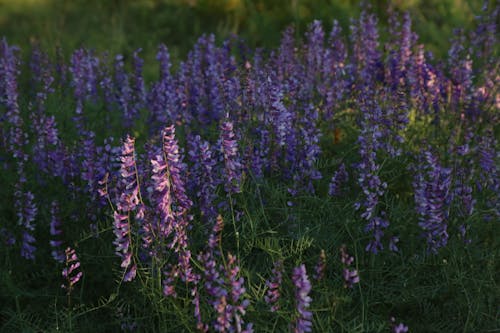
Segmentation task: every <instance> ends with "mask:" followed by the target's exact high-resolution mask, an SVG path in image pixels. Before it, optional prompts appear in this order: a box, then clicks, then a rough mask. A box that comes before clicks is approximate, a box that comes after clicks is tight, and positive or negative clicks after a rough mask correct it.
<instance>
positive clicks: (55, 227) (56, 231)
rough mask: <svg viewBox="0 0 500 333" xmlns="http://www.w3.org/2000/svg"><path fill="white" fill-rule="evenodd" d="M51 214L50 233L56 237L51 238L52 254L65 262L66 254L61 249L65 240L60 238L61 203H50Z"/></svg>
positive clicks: (61, 261)
mask: <svg viewBox="0 0 500 333" xmlns="http://www.w3.org/2000/svg"><path fill="white" fill-rule="evenodd" d="M50 215H51V219H50V234H51V236H53V237H54V239H51V240H50V246H51V247H52V252H51V255H52V258H54V260H55V261H58V262H60V263H63V262H64V259H65V255H64V253H63V251H62V249H61V245H62V243H63V241H62V240H61V239H60V237H61V234H62V230H61V229H60V228H61V220H60V218H59V204H58V203H57V201H52V204H51V205H50Z"/></svg>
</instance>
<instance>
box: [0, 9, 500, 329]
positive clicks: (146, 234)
mask: <svg viewBox="0 0 500 333" xmlns="http://www.w3.org/2000/svg"><path fill="white" fill-rule="evenodd" d="M155 3H156V2H155ZM158 3H160V2H158ZM235 3H239V2H235ZM245 3H247V2H245ZM339 3H342V2H339ZM346 6H347V5H346ZM403 9H408V8H399V7H397V6H396V7H395V8H394V10H391V11H390V12H389V13H387V12H384V13H381V12H380V10H379V8H378V7H375V8H371V7H369V6H362V7H360V8H359V12H355V13H354V14H353V16H352V17H351V18H350V19H349V20H347V19H346V17H342V18H339V21H337V20H335V19H334V20H333V21H331V19H330V21H329V22H324V23H323V22H322V21H320V20H311V21H309V22H308V23H307V24H303V23H301V21H297V22H296V23H298V24H296V25H295V26H293V25H291V26H288V27H286V28H284V30H282V33H281V37H280V39H279V41H274V40H273V39H272V37H269V38H270V39H269V41H267V42H266V41H259V40H255V39H253V40H252V39H251V38H250V40H249V41H248V40H246V39H245V38H242V37H241V36H240V35H236V34H232V33H228V34H227V36H226V35H224V34H222V33H219V34H218V35H217V37H216V35H214V34H210V33H209V32H206V33H205V34H201V33H200V35H198V36H197V39H195V40H193V41H189V43H190V44H189V46H183V45H180V44H176V45H174V47H173V49H174V51H173V54H174V55H172V52H171V49H170V46H169V45H168V44H163V43H158V45H154V52H153V51H152V48H153V47H152V45H151V43H152V41H151V40H149V41H147V40H146V38H145V45H144V47H145V49H144V50H143V49H140V48H137V49H133V50H123V49H122V46H123V45H118V44H115V45H109V49H106V48H105V46H104V44H100V45H99V47H92V46H91V44H92V42H91V41H90V42H88V41H87V43H85V44H87V45H86V46H85V47H82V46H77V45H67V44H66V45H62V47H58V46H57V45H47V41H44V40H39V39H38V38H34V39H32V40H31V42H30V43H25V41H21V42H20V43H19V44H20V46H18V45H17V44H16V42H17V41H16V40H15V39H14V40H12V39H10V37H9V38H7V37H4V38H3V39H2V40H1V41H0V167H1V170H2V172H0V244H1V246H0V332H311V331H312V332H392V333H404V332H429V333H430V332H498V331H499V322H500V308H499V304H500V286H499V281H498V274H499V272H500V261H499V255H500V241H499V239H500V238H499V236H500V232H499V230H500V229H499V222H500V177H499V171H500V170H499V169H500V163H499V162H500V146H499V144H498V138H499V136H500V112H499V109H500V91H499V89H498V87H499V77H500V76H499V65H500V62H499V61H498V50H499V43H498V33H497V31H498V26H497V22H498V17H499V15H498V14H499V10H500V7H499V6H498V5H497V6H494V5H492V4H490V5H489V6H488V5H486V4H485V5H484V7H483V8H479V9H477V12H476V13H475V15H474V17H473V19H472V20H471V21H470V22H469V23H467V24H466V25H465V27H462V28H459V27H457V28H458V29H456V30H454V31H453V33H452V34H450V36H449V38H450V39H449V42H447V44H446V45H448V46H449V47H448V46H447V48H446V49H445V50H443V49H440V47H442V46H440V44H435V43H433V42H432V38H425V39H426V40H429V41H430V44H431V45H432V46H431V47H430V48H429V47H428V46H427V45H426V44H425V43H424V42H422V40H421V39H420V38H419V36H418V34H417V32H416V31H415V29H414V21H413V16H412V13H411V10H410V11H409V12H405V11H404V10H403ZM410 9H411V8H410ZM68 10H69V11H71V8H69V9H68ZM231 10H233V9H231ZM19 15H22V14H19ZM96 15H100V14H96ZM170 15H172V14H170ZM235 15H236V14H235ZM255 15H257V14H255ZM259 15H260V14H259ZM330 16H331V15H330ZM259 17H260V16H259ZM262 17H264V16H262ZM0 18H1V15H0ZM264 21H265V20H264ZM380 21H382V22H380ZM238 22H239V21H238ZM252 22H253V23H252ZM255 22H259V21H258V20H257V19H255V20H254V21H249V22H247V23H244V22H242V23H241V24H243V25H245V24H246V25H247V26H248V27H254V28H256V29H257V28H258V27H259V24H258V23H255ZM34 24H36V21H35V23H34ZM151 24H153V23H151ZM239 24H240V23H239ZM253 24H255V25H253ZM301 25H302V26H301ZM20 26H21V27H22V25H20ZM229 30H231V29H229ZM237 32H239V30H238V31H237ZM243 35H244V33H243ZM250 35H251V33H250ZM14 36H15V34H14ZM221 36H224V37H227V38H221ZM153 37H155V36H153ZM156 37H158V36H156ZM156 37H155V38H156ZM155 38H152V39H153V40H155ZM439 38H443V37H442V36H440V37H439ZM122 41H123V40H122ZM125 41H126V40H125ZM73 42H74V43H77V42H76V41H73ZM184 43H186V42H185V41H184ZM88 44H90V45H88ZM96 44H99V43H96ZM124 45H126V47H125V48H129V47H130V45H129V43H128V42H124ZM64 47H66V49H65V48H64ZM138 47H140V45H138ZM68 48H69V49H68ZM117 51H119V52H117ZM433 51H434V52H433ZM436 51H437V52H436ZM436 53H437V54H436Z"/></svg>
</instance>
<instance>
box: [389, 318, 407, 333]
mask: <svg viewBox="0 0 500 333" xmlns="http://www.w3.org/2000/svg"><path fill="white" fill-rule="evenodd" d="M391 323H392V333H407V332H408V326H406V325H405V324H403V323H399V324H397V325H396V318H394V317H391Z"/></svg>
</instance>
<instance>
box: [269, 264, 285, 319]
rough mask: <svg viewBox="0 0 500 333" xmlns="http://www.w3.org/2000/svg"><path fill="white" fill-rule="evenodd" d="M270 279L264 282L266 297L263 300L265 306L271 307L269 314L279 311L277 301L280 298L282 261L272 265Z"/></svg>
mask: <svg viewBox="0 0 500 333" xmlns="http://www.w3.org/2000/svg"><path fill="white" fill-rule="evenodd" d="M273 266H274V267H273V269H272V277H271V279H270V280H267V281H266V287H267V288H268V289H267V291H266V295H265V296H264V300H265V301H266V303H267V304H269V305H270V306H271V312H276V311H278V310H279V304H278V301H279V299H280V297H281V292H280V288H281V282H282V280H283V261H281V260H278V261H275V262H274V264H273Z"/></svg>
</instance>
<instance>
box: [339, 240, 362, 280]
mask: <svg viewBox="0 0 500 333" xmlns="http://www.w3.org/2000/svg"><path fill="white" fill-rule="evenodd" d="M340 261H341V262H342V264H343V266H344V269H343V270H342V277H343V278H344V287H345V288H353V286H354V285H355V284H356V283H359V275H358V270H357V269H349V267H350V266H351V265H352V264H353V263H354V257H352V256H350V255H349V254H348V253H347V247H346V246H345V245H342V246H341V247H340Z"/></svg>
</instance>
